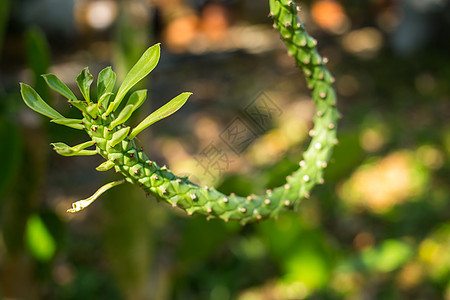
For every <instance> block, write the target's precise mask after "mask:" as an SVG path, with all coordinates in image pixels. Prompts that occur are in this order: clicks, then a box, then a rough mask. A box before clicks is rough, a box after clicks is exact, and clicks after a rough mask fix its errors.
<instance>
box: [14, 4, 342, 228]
mask: <svg viewBox="0 0 450 300" xmlns="http://www.w3.org/2000/svg"><path fill="white" fill-rule="evenodd" d="M269 16H271V17H272V18H273V19H274V28H276V29H277V30H279V32H280V33H281V36H282V39H283V41H284V42H285V44H286V45H287V48H288V51H289V54H290V55H292V56H293V57H294V59H295V61H296V64H297V66H298V67H300V68H301V69H302V70H303V73H304V75H305V77H306V80H307V83H308V87H309V88H310V89H311V91H312V96H313V100H314V102H315V104H316V107H317V113H316V115H315V117H314V122H315V125H314V128H313V129H312V130H311V132H310V134H311V136H312V141H311V144H310V146H309V147H308V149H307V150H306V152H305V154H304V159H303V160H302V161H301V162H300V164H299V165H300V168H299V169H298V170H297V171H296V172H294V173H293V174H292V175H290V176H288V178H287V182H286V184H284V185H282V186H280V187H277V188H275V189H273V190H267V191H266V192H265V194H263V195H250V196H247V197H241V196H238V195H235V194H231V195H224V194H222V193H221V192H219V191H217V190H216V189H215V188H213V187H201V186H198V185H196V184H194V183H192V182H190V181H189V180H188V179H187V178H180V177H178V176H176V175H175V174H173V173H172V172H171V171H170V170H169V169H168V168H167V167H166V166H162V167H161V166H158V164H157V163H156V162H154V161H152V160H150V159H149V158H148V157H147V155H146V154H145V153H144V152H143V151H142V149H140V148H138V147H137V146H136V144H135V142H134V140H133V139H134V137H136V135H137V134H138V133H140V132H141V131H142V130H143V129H145V128H147V127H148V126H150V125H151V124H153V123H154V122H156V121H158V120H160V119H162V118H165V117H167V116H169V115H170V114H172V113H174V112H175V111H176V110H178V109H179V108H180V107H181V106H182V105H183V104H184V103H185V102H186V101H187V99H188V97H189V96H190V93H182V94H180V95H179V96H177V97H175V98H174V99H172V100H171V101H170V102H169V103H167V104H166V105H164V106H163V107H161V108H160V109H158V110H157V111H155V112H154V113H152V114H151V115H150V116H148V117H147V118H146V119H144V120H143V121H142V122H141V123H140V124H139V125H138V126H136V127H135V128H134V129H131V128H130V127H127V126H125V125H124V123H125V122H126V121H127V120H128V118H129V117H130V116H131V114H132V113H133V112H134V111H135V110H136V109H138V108H139V106H140V105H141V104H142V103H143V102H144V100H145V98H146V91H145V90H140V91H136V92H134V93H133V94H131V96H130V97H129V98H128V101H127V103H126V105H125V106H124V108H123V109H122V110H121V111H120V112H117V108H118V107H119V105H120V104H121V102H122V100H123V98H124V96H125V95H126V93H127V92H128V91H129V90H130V89H131V88H132V87H133V86H134V85H135V84H136V83H137V82H138V81H139V80H141V79H142V78H144V77H145V76H146V75H147V74H148V73H150V72H151V71H152V70H153V68H154V67H155V66H156V64H157V62H158V60H159V54H160V48H159V45H158V44H157V45H154V46H152V47H150V48H149V49H148V50H147V51H146V52H145V53H144V55H143V56H142V57H141V58H140V60H139V61H138V62H137V63H136V65H135V66H134V67H133V68H132V69H131V70H130V72H129V73H128V75H127V76H126V77H125V79H124V82H123V83H122V84H121V86H120V87H119V90H118V92H117V93H116V94H115V95H114V94H113V93H112V90H113V87H114V84H115V78H116V76H115V74H114V72H113V71H112V70H111V68H106V69H104V70H103V71H102V72H100V74H99V77H98V80H97V94H98V100H97V102H95V101H93V100H92V99H91V98H90V92H89V91H90V85H91V83H92V81H93V77H92V75H91V74H90V73H89V71H88V70H87V68H86V69H84V70H83V71H82V72H81V73H80V75H79V76H78V77H77V83H78V86H79V88H80V90H81V93H82V94H83V97H84V99H85V100H84V101H79V100H78V99H77V98H76V97H75V95H74V94H73V93H72V92H71V91H70V90H69V89H68V88H67V86H66V85H65V84H64V83H62V82H61V81H60V80H59V79H58V78H57V77H56V76H54V75H52V74H47V75H44V79H45V80H46V82H47V83H48V85H49V86H50V87H51V88H52V89H54V90H55V91H57V92H59V93H60V94H61V95H63V96H65V97H66V98H67V99H68V101H69V103H71V104H72V105H73V106H75V107H76V108H78V109H79V110H80V111H81V113H82V115H83V119H81V120H78V119H67V118H64V117H63V116H62V115H61V114H59V113H58V112H57V111H55V110H54V109H53V108H51V107H50V106H48V105H47V104H46V103H45V102H44V101H43V100H42V99H41V98H40V96H39V95H38V94H37V93H36V92H35V91H34V90H33V89H32V88H31V87H30V86H28V85H26V84H21V93H22V98H23V99H24V101H25V103H26V104H27V105H28V106H30V108H32V109H33V110H35V111H37V112H39V113H41V114H43V115H45V116H47V117H49V118H50V119H51V121H52V122H55V123H57V124H61V125H65V126H69V127H72V128H75V129H80V130H85V131H86V132H87V133H88V135H89V136H90V138H91V141H88V142H86V143H83V144H80V145H78V146H74V147H70V146H68V145H66V144H64V143H54V144H52V145H53V146H54V149H55V151H57V152H58V153H59V154H61V155H64V156H71V155H95V154H100V155H101V156H102V157H104V158H105V160H106V161H105V162H104V163H102V164H101V165H100V166H98V167H97V170H99V171H106V170H109V169H112V168H114V170H115V171H116V172H117V173H121V174H122V175H123V176H124V177H125V178H124V179H123V180H119V181H115V182H111V183H108V184H106V185H104V186H103V187H101V188H100V189H99V190H98V191H97V192H96V193H95V194H94V195H93V196H91V197H89V198H88V199H84V200H80V201H77V202H75V203H74V204H73V207H72V208H71V209H69V210H68V211H70V212H76V211H80V210H82V209H84V208H85V207H86V206H88V205H89V204H90V203H92V202H93V201H94V200H95V199H96V198H97V197H98V196H99V195H101V194H102V193H103V192H104V191H106V190H108V189H110V188H112V187H114V186H116V185H119V184H122V183H124V182H125V181H127V182H130V183H133V184H136V185H139V186H140V187H141V188H142V189H143V190H144V191H145V192H146V193H148V194H151V195H153V196H154V197H155V198H156V199H158V200H161V201H165V202H167V203H169V204H170V205H172V206H174V207H179V208H182V209H184V210H185V211H186V212H187V213H188V214H189V215H192V214H194V213H198V214H203V215H206V216H207V218H220V219H222V220H224V221H229V220H233V221H240V222H241V223H242V224H245V223H249V222H253V221H258V220H262V219H266V218H271V217H275V216H277V215H278V214H279V212H280V211H281V210H282V209H285V208H292V207H293V206H294V205H295V204H296V202H298V201H299V200H300V199H302V198H304V197H309V193H310V191H311V189H312V188H313V187H314V185H315V184H317V183H322V182H323V177H322V176H323V169H324V168H325V167H326V166H327V162H328V161H329V158H330V155H331V151H332V148H333V146H334V144H335V143H336V122H337V119H338V112H337V110H336V107H335V106H336V96H335V93H334V90H333V88H332V83H333V81H334V80H333V77H332V76H331V74H330V73H329V72H328V70H327V69H326V67H325V60H324V59H323V58H322V57H321V56H320V55H319V54H318V53H317V50H316V43H317V42H316V40H314V39H313V38H311V37H310V36H309V35H308V34H307V33H306V31H305V29H304V25H303V24H302V23H301V22H300V20H299V19H298V17H297V6H296V5H295V4H294V3H293V1H285V0H270V14H269ZM116 114H117V116H116ZM91 146H95V150H89V149H86V148H88V147H91Z"/></svg>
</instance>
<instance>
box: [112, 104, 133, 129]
mask: <svg viewBox="0 0 450 300" xmlns="http://www.w3.org/2000/svg"><path fill="white" fill-rule="evenodd" d="M133 111H134V109H133V105H132V104H129V105H127V106H125V107H124V108H123V109H122V110H121V112H120V113H119V115H118V116H117V118H116V119H115V120H114V121H112V122H111V124H110V125H109V128H110V129H113V128H114V127H116V126H117V125H119V124H122V123H124V122H125V121H126V120H128V119H129V118H130V117H131V114H132V113H133Z"/></svg>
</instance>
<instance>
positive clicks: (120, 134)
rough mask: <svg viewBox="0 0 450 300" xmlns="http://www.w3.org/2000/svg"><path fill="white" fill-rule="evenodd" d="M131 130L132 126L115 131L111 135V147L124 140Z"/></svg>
mask: <svg viewBox="0 0 450 300" xmlns="http://www.w3.org/2000/svg"><path fill="white" fill-rule="evenodd" d="M129 131H130V127H125V128H122V129H120V130H118V131H116V132H114V134H113V135H112V137H111V147H114V146H115V145H117V144H118V143H120V142H121V141H123V140H124V139H125V138H126V137H127V135H128V132H129Z"/></svg>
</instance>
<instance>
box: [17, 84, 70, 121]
mask: <svg viewBox="0 0 450 300" xmlns="http://www.w3.org/2000/svg"><path fill="white" fill-rule="evenodd" d="M20 93H21V94H22V99H23V101H24V102H25V104H26V105H28V107H30V108H31V109H32V110H34V111H36V112H38V113H40V114H41V115H44V116H46V117H49V118H50V119H64V116H63V115H61V114H60V113H59V112H57V111H56V110H54V109H53V108H52V107H51V106H50V105H48V104H47V103H46V102H45V101H44V100H42V98H41V96H39V94H38V93H36V91H35V90H34V89H33V88H32V87H31V86H29V85H27V84H25V83H20Z"/></svg>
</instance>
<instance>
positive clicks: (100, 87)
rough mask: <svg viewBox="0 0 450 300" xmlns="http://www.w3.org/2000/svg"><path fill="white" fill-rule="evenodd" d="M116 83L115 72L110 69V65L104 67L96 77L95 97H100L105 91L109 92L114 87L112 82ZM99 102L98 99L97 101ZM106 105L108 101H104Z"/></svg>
mask: <svg viewBox="0 0 450 300" xmlns="http://www.w3.org/2000/svg"><path fill="white" fill-rule="evenodd" d="M115 83H116V73H114V71H113V70H112V69H111V67H107V68H104V69H103V70H101V71H100V73H99V74H98V79H97V97H98V99H100V98H102V97H103V96H104V95H105V94H106V93H111V92H112V91H113V89H114V84H115ZM98 103H99V104H100V100H99V101H98ZM105 104H106V106H107V105H108V103H105Z"/></svg>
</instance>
